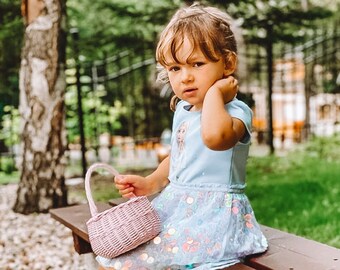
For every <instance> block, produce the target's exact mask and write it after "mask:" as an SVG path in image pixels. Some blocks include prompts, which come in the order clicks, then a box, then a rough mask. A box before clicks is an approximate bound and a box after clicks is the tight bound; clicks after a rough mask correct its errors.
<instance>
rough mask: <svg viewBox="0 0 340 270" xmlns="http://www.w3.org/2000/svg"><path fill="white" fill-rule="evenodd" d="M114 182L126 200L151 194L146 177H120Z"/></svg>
mask: <svg viewBox="0 0 340 270" xmlns="http://www.w3.org/2000/svg"><path fill="white" fill-rule="evenodd" d="M114 182H115V186H116V188H117V189H118V191H119V194H120V195H122V197H124V198H131V197H133V194H134V195H136V196H143V195H148V194H149V193H150V191H149V185H148V184H147V183H146V179H145V177H142V176H139V175H118V176H116V177H115V179H114Z"/></svg>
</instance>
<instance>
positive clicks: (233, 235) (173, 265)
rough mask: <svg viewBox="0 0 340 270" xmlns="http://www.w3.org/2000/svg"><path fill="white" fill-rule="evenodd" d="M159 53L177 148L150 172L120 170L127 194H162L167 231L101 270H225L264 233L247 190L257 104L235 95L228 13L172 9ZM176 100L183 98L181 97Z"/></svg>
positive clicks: (261, 243)
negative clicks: (171, 95)
mask: <svg viewBox="0 0 340 270" xmlns="http://www.w3.org/2000/svg"><path fill="white" fill-rule="evenodd" d="M156 58H157V61H158V63H159V64H160V65H162V66H163V67H164V71H163V75H164V74H165V75H166V76H163V77H165V78H168V81H169V82H170V85H171V87H172V89H173V91H174V94H175V98H173V102H172V107H173V108H175V114H174V119H173V127H172V139H171V153H170V155H169V156H168V157H167V158H166V159H164V160H163V161H162V162H161V164H160V165H159V166H158V168H157V169H156V170H155V171H154V172H153V173H152V174H150V175H148V176H147V177H142V176H137V175H121V176H118V177H116V179H115V184H116V187H117V188H118V189H119V191H120V193H121V194H122V196H123V197H131V194H132V193H134V194H135V195H137V196H140V195H151V194H155V193H157V192H160V191H161V193H160V194H159V195H158V197H156V198H155V199H154V200H153V202H152V204H153V206H154V207H155V209H156V210H157V212H158V213H159V215H160V218H161V221H162V231H161V233H160V234H159V235H158V236H157V237H156V238H154V239H153V240H151V241H149V242H147V243H145V244H143V245H141V246H139V247H137V248H136V249H134V250H132V251H130V252H127V253H125V254H123V255H121V256H119V257H116V258H114V259H107V258H103V257H97V260H98V262H99V263H100V264H101V265H102V266H103V269H116V270H123V269H124V270H126V269H131V270H138V269H149V270H159V269H201V270H203V269H205V270H211V269H224V268H225V267H228V266H231V265H233V264H236V263H238V262H240V261H242V259H243V258H244V257H245V256H247V255H249V254H254V253H259V252H264V251H265V250H266V248H267V241H266V239H265V237H264V236H263V234H262V232H261V230H260V227H259V225H258V223H257V221H256V219H255V216H254V213H253V210H252V208H251V205H250V203H249V201H248V198H247V197H246V195H245V194H244V189H245V186H246V184H245V176H246V160H247V156H248V150H249V145H250V138H251V122H252V112H251V110H250V108H249V107H248V106H247V105H246V104H245V103H243V102H241V101H239V100H237V99H236V98H235V94H236V92H237V88H238V85H237V80H235V79H234V78H233V77H232V76H231V75H233V74H234V72H235V69H236V61H237V48H236V41H235V37H234V34H233V32H232V31H231V29H230V20H229V17H228V16H227V14H225V13H224V12H222V11H220V10H218V9H216V8H213V7H202V6H198V5H193V6H191V7H187V8H182V9H180V10H179V11H177V13H176V14H175V15H174V16H173V18H172V19H171V21H170V23H169V24H168V26H167V27H166V28H165V29H164V31H163V32H162V34H161V36H160V41H159V43H158V46H157V51H156ZM175 101H177V102H175Z"/></svg>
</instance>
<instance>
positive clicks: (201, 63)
mask: <svg viewBox="0 0 340 270" xmlns="http://www.w3.org/2000/svg"><path fill="white" fill-rule="evenodd" d="M203 65H204V63H203V62H195V63H194V67H200V66H203Z"/></svg>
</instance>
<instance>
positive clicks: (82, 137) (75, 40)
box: [70, 28, 87, 177]
mask: <svg viewBox="0 0 340 270" xmlns="http://www.w3.org/2000/svg"><path fill="white" fill-rule="evenodd" d="M70 32H71V34H72V38H73V51H74V54H75V55H74V58H75V60H76V85H77V98H78V118H79V132H80V145H81V164H82V169H83V177H85V174H86V169H87V165H86V156H85V154H86V147H85V134H84V119H83V106H82V96H81V83H80V63H79V48H78V40H79V33H78V29H77V28H72V29H71V30H70Z"/></svg>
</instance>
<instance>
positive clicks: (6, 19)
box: [0, 0, 23, 116]
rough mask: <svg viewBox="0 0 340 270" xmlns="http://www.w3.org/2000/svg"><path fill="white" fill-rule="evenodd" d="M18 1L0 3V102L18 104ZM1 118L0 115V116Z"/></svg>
mask: <svg viewBox="0 0 340 270" xmlns="http://www.w3.org/2000/svg"><path fill="white" fill-rule="evenodd" d="M20 3H21V1H19V0H13V1H11V0H2V1H1V2H0V26H1V27H0V100H1V102H3V104H5V105H7V104H13V105H17V104H18V99H19V95H18V81H19V80H18V69H19V65H20V51H21V46H22V39H23V22H22V18H21V15H20ZM0 116H1V114H0Z"/></svg>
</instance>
